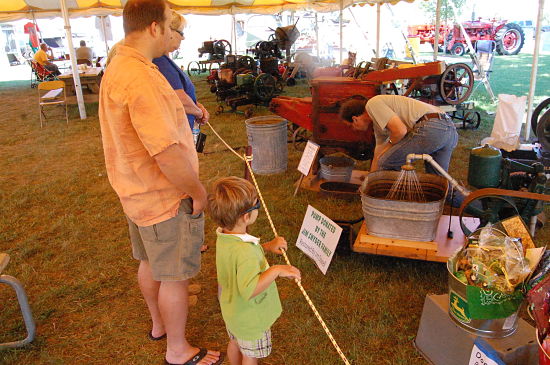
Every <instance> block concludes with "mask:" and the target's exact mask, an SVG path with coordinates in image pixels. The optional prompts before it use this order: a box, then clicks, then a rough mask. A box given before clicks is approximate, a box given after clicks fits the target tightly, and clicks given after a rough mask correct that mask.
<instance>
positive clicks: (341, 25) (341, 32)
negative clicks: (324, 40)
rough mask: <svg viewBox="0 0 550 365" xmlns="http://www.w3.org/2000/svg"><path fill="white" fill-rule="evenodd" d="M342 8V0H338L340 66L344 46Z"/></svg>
mask: <svg viewBox="0 0 550 365" xmlns="http://www.w3.org/2000/svg"><path fill="white" fill-rule="evenodd" d="M343 8H344V0H340V17H339V19H340V64H342V60H343V59H342V51H343V50H342V47H343V45H344V33H343V30H344V24H343V21H342V20H343V19H342V18H343Z"/></svg>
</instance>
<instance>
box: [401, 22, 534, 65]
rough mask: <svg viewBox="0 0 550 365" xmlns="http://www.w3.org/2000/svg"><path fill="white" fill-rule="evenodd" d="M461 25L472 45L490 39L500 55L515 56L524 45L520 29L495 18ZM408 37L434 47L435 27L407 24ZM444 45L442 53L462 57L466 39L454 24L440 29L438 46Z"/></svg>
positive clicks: (523, 36) (442, 26) (515, 25)
mask: <svg viewBox="0 0 550 365" xmlns="http://www.w3.org/2000/svg"><path fill="white" fill-rule="evenodd" d="M462 25H463V26H464V29H465V30H466V33H467V34H468V36H469V37H470V40H471V41H472V45H475V42H476V41H479V40H493V41H495V42H496V51H497V53H498V54H500V55H515V54H518V53H519V51H520V50H521V48H522V47H523V43H524V42H525V33H524V32H523V29H522V28H521V26H519V25H518V24H515V23H506V21H497V20H496V19H491V20H487V21H484V20H481V18H480V19H479V20H475V21H469V22H464V23H462ZM409 37H419V38H420V43H431V44H432V45H434V42H435V26H434V25H433V24H432V25H428V24H423V25H411V26H409ZM445 40H446V41H447V42H445ZM445 44H446V50H445V51H447V52H449V53H451V54H454V55H457V56H462V55H463V54H464V53H465V52H466V51H467V49H466V47H467V46H466V40H465V39H464V36H463V34H462V31H461V30H460V26H459V25H458V24H455V25H454V26H445V25H441V26H440V28H439V47H440V48H442V47H443V46H444V45H445ZM442 51H443V50H442Z"/></svg>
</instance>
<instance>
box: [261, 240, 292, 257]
mask: <svg viewBox="0 0 550 365" xmlns="http://www.w3.org/2000/svg"><path fill="white" fill-rule="evenodd" d="M263 248H264V250H266V251H269V252H273V253H276V254H278V255H281V254H282V253H283V250H285V251H286V249H287V248H288V244H287V242H286V240H285V239H284V237H280V236H278V237H275V239H273V240H272V241H269V242H266V243H264V244H263Z"/></svg>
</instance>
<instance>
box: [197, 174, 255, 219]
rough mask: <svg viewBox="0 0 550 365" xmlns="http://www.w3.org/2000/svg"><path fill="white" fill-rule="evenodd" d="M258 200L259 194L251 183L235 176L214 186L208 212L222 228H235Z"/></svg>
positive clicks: (207, 206) (226, 178)
mask: <svg viewBox="0 0 550 365" xmlns="http://www.w3.org/2000/svg"><path fill="white" fill-rule="evenodd" d="M257 199H258V193H257V192H256V189H255V188H254V185H252V184H251V183H250V181H248V180H245V179H241V178H239V177H235V176H229V177H224V178H221V179H218V180H216V181H215V182H214V184H213V185H212V191H211V193H210V194H208V202H207V205H206V210H207V212H208V214H209V215H210V217H211V218H212V219H213V220H214V222H216V223H217V224H218V225H219V226H220V227H222V228H233V227H235V224H237V221H238V220H239V217H240V216H241V215H243V214H244V212H245V211H246V210H247V209H249V208H251V207H252V206H254V204H256V200H257Z"/></svg>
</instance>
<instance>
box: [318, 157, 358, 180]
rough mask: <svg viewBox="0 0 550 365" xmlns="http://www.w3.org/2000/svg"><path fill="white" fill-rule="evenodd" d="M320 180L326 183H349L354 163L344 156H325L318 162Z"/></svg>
mask: <svg viewBox="0 0 550 365" xmlns="http://www.w3.org/2000/svg"><path fill="white" fill-rule="evenodd" d="M319 163H320V164H321V176H320V178H321V179H325V180H327V181H339V182H349V180H350V179H351V173H352V172H353V166H355V161H354V160H353V159H351V158H349V157H344V156H325V157H323V158H321V159H320V160H319Z"/></svg>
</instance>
